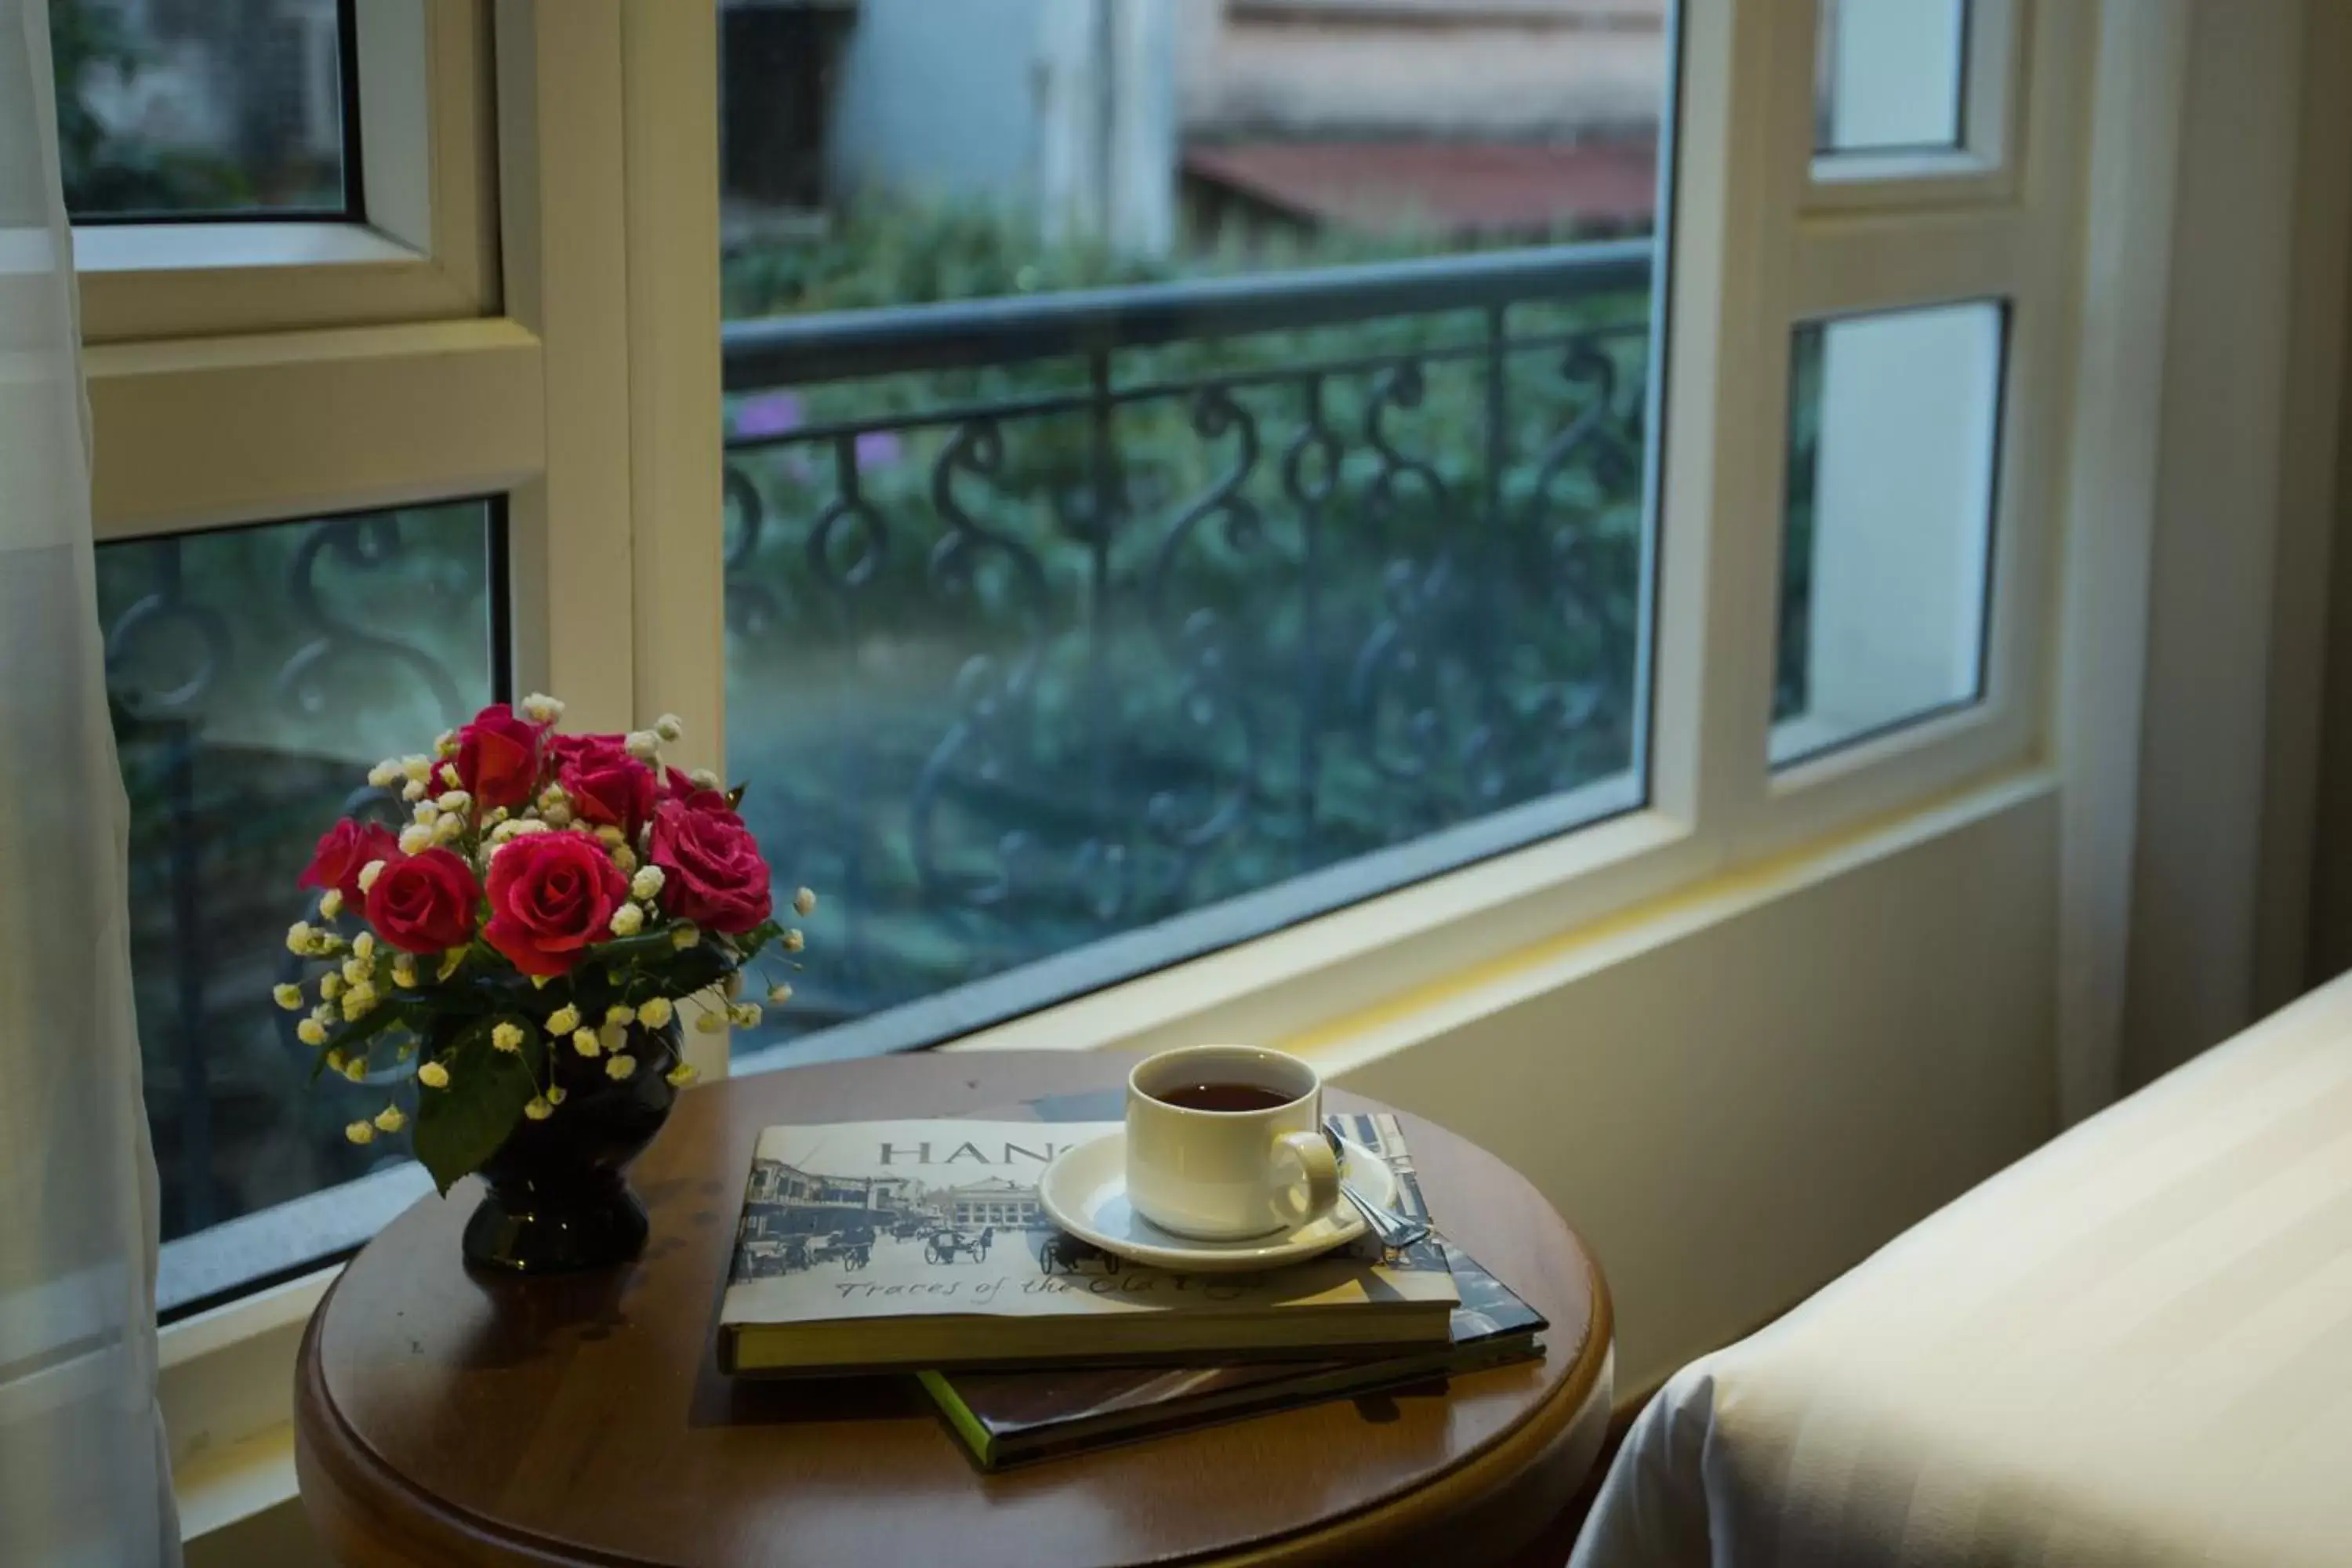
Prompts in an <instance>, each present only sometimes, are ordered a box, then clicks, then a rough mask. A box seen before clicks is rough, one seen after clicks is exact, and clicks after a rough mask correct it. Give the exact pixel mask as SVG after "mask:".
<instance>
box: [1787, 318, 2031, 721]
mask: <svg viewBox="0 0 2352 1568" xmlns="http://www.w3.org/2000/svg"><path fill="white" fill-rule="evenodd" d="M2006 319H2007V311H2006V309H2005V307H2003V306H2002V305H2001V304H2000V303H1999V302H1997V301H1976V302H1971V303H1968V304H1959V305H1942V306H1936V307H1932V308H1929V309H1924V310H1899V311H1891V312H1888V313H1886V314H1883V315H1874V316H1854V317H1848V318H1845V319H1843V320H1840V321H1822V322H1815V323H1811V324H1810V325H1807V326H1804V327H1801V328H1800V329H1799V330H1798V332H1797V337H1796V342H1795V344H1794V351H1793V352H1794V360H1793V367H1792V371H1791V384H1790V399H1789V403H1790V426H1789V493H1788V507H1787V513H1786V525H1785V531H1784V533H1783V544H1782V551H1783V553H1782V574H1781V595H1780V655H1779V659H1778V666H1777V669H1776V672H1775V674H1776V688H1775V691H1774V695H1773V720H1774V723H1773V728H1772V742H1771V752H1772V759H1773V761H1774V762H1776V763H1787V762H1791V761H1794V760H1796V759H1798V758H1800V757H1803V756H1808V755H1811V754H1812V753H1814V752H1821V751H1822V750H1824V749H1826V748H1829V747H1832V746H1837V745H1842V744H1843V743H1845V742H1850V741H1853V740H1857V739H1860V738H1862V737H1864V736H1866V735H1871V734H1874V733H1877V732H1879V731H1884V730H1885V729H1887V728H1889V727H1891V726H1893V725H1896V724H1900V723H1903V722H1905V721H1908V720H1913V719H1917V718H1920V717H1923V716H1925V715H1927V714H1930V713H1934V712H1936V711H1938V710H1943V709H1947V708H1950V707H1953V706H1955V705H1958V704H1963V703H1968V702H1972V701H1974V700H1976V699H1977V698H1978V697H1979V695H1980V694H1981V692H1982V689H1983V679H1984V637H1985V621H1986V615H1987V606H1988V605H1989V603H1990V599H1989V596H1988V595H1989V593H1990V576H1991V557H1992V500H1993V484H1994V479H1995V468H1996V457H1997V452H1996V447H1997V445H1998V440H1999V431H2000V378H2001V354H2002V343H2003V337H2004V328H2005V323H2006Z"/></svg>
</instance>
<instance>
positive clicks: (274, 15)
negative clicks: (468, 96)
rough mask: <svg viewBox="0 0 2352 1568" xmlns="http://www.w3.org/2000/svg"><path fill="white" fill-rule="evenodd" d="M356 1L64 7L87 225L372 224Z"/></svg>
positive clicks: (58, 43) (68, 84)
mask: <svg viewBox="0 0 2352 1568" xmlns="http://www.w3.org/2000/svg"><path fill="white" fill-rule="evenodd" d="M351 6H352V0H343V3H342V4H340V5H339V4H338V3H337V0H49V36H50V44H51V47H52V49H53V52H54V54H55V58H56V65H57V95H58V153H59V154H60V157H61V159H62V162H63V164H64V172H65V195H66V206H67V208H68V210H69V211H70V212H71V213H72V214H73V216H74V218H75V220H76V221H77V222H105V221H122V220H136V219H153V218H177V217H206V218H224V217H276V218H283V217H301V216H323V217H339V218H340V217H354V218H355V217H357V216H360V204H359V197H358V190H357V184H358V159H357V156H356V153H357V146H356V139H357V132H356V130H355V128H354V125H353V123H352V118H353V117H352V113H351V109H352V95H353V92H354V91H355V89H356V83H355V82H353V81H352V80H351V79H350V78H351V70H352V67H351V42H352V31H351V29H352V19H351Z"/></svg>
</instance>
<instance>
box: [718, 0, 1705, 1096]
mask: <svg viewBox="0 0 2352 1568" xmlns="http://www.w3.org/2000/svg"><path fill="white" fill-rule="evenodd" d="M1579 11H1580V8H1579V7H1577V6H1574V5H1562V6H1560V7H1559V8H1558V14H1557V15H1553V14H1551V13H1550V12H1548V11H1546V10H1545V9H1544V8H1543V7H1541V6H1534V7H1523V8H1518V9H1515V10H1514V12H1513V14H1512V15H1511V16H1508V17H1503V16H1500V14H1499V13H1496V12H1495V11H1493V10H1492V9H1491V8H1486V7H1467V8H1465V7H1459V6H1455V5H1450V4H1448V5H1440V4H1433V5H1428V6H1425V7H1420V8H1415V7H1414V6H1412V5H1384V6H1383V7H1381V9H1380V10H1379V11H1378V12H1377V13H1373V12H1368V11H1364V10H1362V9H1360V8H1358V9H1356V10H1353V11H1351V12H1350V13H1349V14H1348V15H1347V16H1344V17H1343V18H1336V19H1335V20H1334V21H1333V22H1332V23H1331V24H1329V25H1328V26H1324V25H1320V24H1318V22H1317V21H1316V20H1315V19H1314V18H1312V17H1308V16H1303V13H1300V11H1299V8H1297V7H1291V8H1287V9H1286V12H1285V17H1284V19H1280V20H1276V19H1270V17H1271V14H1270V13H1268V12H1266V11H1265V9H1264V8H1261V7H1253V6H1243V5H1233V6H1219V5H1191V4H1179V5H1039V4H1034V3H1031V0H992V3H990V4H987V5H970V6H957V7H952V8H948V7H940V6H936V5H928V4H925V3H923V0H898V3H895V4H894V3H890V0H865V3H864V4H861V5H858V6H857V7H856V8H855V10H854V11H852V10H847V9H840V10H835V9H833V8H827V7H805V6H803V7H786V8H782V9H772V8H760V7H751V6H745V7H742V8H740V9H730V10H729V11H728V12H727V13H726V32H725V35H724V37H725V38H726V43H727V48H728V51H729V54H728V59H727V63H726V68H727V72H728V76H727V90H726V97H727V115H726V121H725V123H726V127H727V131H726V134H727V149H728V150H727V156H726V164H725V169H726V177H727V180H728V214H729V216H728V224H729V236H730V242H729V249H728V257H727V262H726V266H727V268H728V273H727V287H728V295H729V301H730V307H731V308H732V309H733V310H734V311H735V312H736V314H737V315H738V316H739V317H740V316H744V315H764V316H767V317H769V318H770V319H768V320H761V321H746V320H740V319H739V320H737V321H732V322H730V325H729V327H728V335H727V353H726V358H727V376H728V391H729V399H728V414H729V442H728V446H729V451H728V459H727V462H728V471H727V479H728V495H729V501H730V519H729V542H728V557H727V560H728V572H727V584H728V590H727V591H728V605H727V610H728V629H729V640H728V659H729V669H728V679H729V685H728V728H727V733H728V743H729V752H730V756H729V763H730V776H732V777H733V778H734V779H736V780H738V781H740V782H745V783H747V784H748V785H749V793H748V795H746V797H745V800H744V807H743V809H744V812H745V814H746V816H748V817H749V818H750V819H751V824H752V826H754V827H755V828H756V829H757V830H758V831H759V833H760V834H761V837H762V840H763V841H764V842H765V843H766V844H767V845H768V846H769V847H770V849H771V852H772V859H773V862H774V864H775V867H776V871H777V876H778V879H779V883H780V885H781V886H782V887H783V888H786V889H789V888H791V887H793V885H795V884H799V883H806V884H808V885H810V886H812V887H814V888H817V889H820V890H821V891H823V892H824V894H826V895H827V901H826V904H825V907H824V910H823V911H822V912H821V913H820V914H819V916H818V917H817V922H816V926H815V929H814V930H813V931H811V942H810V945H811V949H812V952H813V954H814V957H813V961H812V962H810V963H809V964H808V967H807V969H806V972H805V973H804V974H803V976H802V977H800V986H799V994H798V996H797V997H796V998H795V999H794V1001H793V1005H792V1006H791V1007H789V1008H785V1009H780V1010H777V1011H776V1012H773V1013H772V1014H771V1015H770V1017H769V1022H768V1023H767V1025H765V1026H763V1027H762V1029H761V1031H760V1032H758V1033H757V1034H756V1035H754V1036H751V1037H743V1036H740V1035H739V1037H738V1040H737V1050H738V1053H739V1058H738V1059H739V1061H740V1059H742V1057H741V1054H742V1053H744V1052H747V1051H753V1050H757V1049H758V1048H760V1047H763V1046H771V1045H777V1046H781V1045H788V1044H790V1043H791V1042H794V1041H797V1040H799V1039H800V1038H801V1037H805V1036H810V1035H812V1034H819V1032H823V1033H821V1035H820V1037H817V1038H814V1039H812V1040H810V1041H809V1042H808V1043H807V1044H806V1045H805V1046H803V1047H797V1049H796V1050H795V1052H794V1053H793V1054H795V1055H808V1054H822V1053H832V1052H836V1051H850V1050H866V1049H877V1048H886V1047H894V1046H902V1045H913V1044H920V1043H923V1042H925V1041H928V1040H931V1039H937V1038H940V1037H944V1036H946V1035H950V1034H953V1033H956V1032H959V1031H961V1030H963V1029H967V1028H970V1027H971V1026H975V1025H977V1024H980V1023H983V1022H987V1021H990V1020H992V1019H993V1018H997V1017H1002V1016H1008V1015H1010V1014H1013V1013H1015V1012H1019V1011H1024V1010H1026V1009H1029V1008H1033V1007H1035V1006H1038V1005H1044V1004H1046V1003H1049V1002H1051V1001H1054V1000H1056V999H1058V998H1060V997H1062V996H1065V995H1068V994H1074V993H1076V992H1079V991H1084V990H1087V989H1091V988H1093V987H1096V986H1099V985H1102V984H1108V983H1110V982H1112V981H1115V980H1118V979H1121V978H1124V977H1126V976H1128V975H1130V974H1134V973H1139V972H1141V971H1144V970H1148V969H1150V968H1153V967H1156V966H1158V965H1160V964H1164V963H1171V962H1173V961H1175V960H1177V959H1181V958H1184V957H1188V956H1191V955H1192V954H1194V953H1197V952H1202V951H1205V950H1207V949H1210V948H1213V947H1215V946H1218V945H1221V944H1223V943H1226V942H1234V941H1237V940H1240V939H1243V938H1245V937H1248V936H1251V935H1255V934H1256V933H1258V932H1260V931H1265V930H1268V929H1271V928H1273V927H1276V926H1279V925H1282V924H1286V923H1288V922H1291V921H1297V920H1298V919H1301V918H1303V917H1304V916H1306V915H1307V914H1310V913H1313V912H1315V911H1317V910H1323V909H1328V908H1331V907H1334V906H1336V905H1339V904H1341V903H1345V902H1348V901H1350V900H1357V899H1361V898H1364V897H1367V896H1369V895H1370V894H1372V893H1375V892H1378V891H1381V890H1383V889H1387V888H1391V887H1394V886H1397V885H1399V884H1400V883H1402V882H1406V881H1410V880H1412V879H1417V878H1421V877H1425V876H1428V875H1431V874H1433V872H1435V871H1438V870H1441V869H1444V868H1450V867H1452V866H1454V865H1458V864H1461V863H1462V862H1464V861H1465V860H1468V859H1472V858H1477V857H1479V856H1482V855H1487V854H1493V853H1496V852H1497V851H1499V850H1502V849H1506V848H1509V847H1514V846H1516V845H1517V844H1521V843H1524V842H1526V841H1528V839H1530V838H1534V837H1541V836H1543V835H1546V834H1549V833H1556V832H1559V831H1561V830H1563V829H1565V828H1567V827H1570V826H1577V825H1579V824H1581V823H1585V822H1589V821H1591V820H1592V819H1593V818H1595V817H1596V816H1601V815H1604V814H1607V813H1609V812H1612V811H1616V810H1622V809H1624V808H1626V807H1628V806H1631V805H1635V804H1638V802H1639V801H1640V800H1641V798H1642V795H1643V760H1642V726H1643V715H1644V711H1645V709H1646V696H1645V693H1644V691H1643V686H1642V680H1643V668H1644V666H1643V651H1644V647H1645V643H1644V638H1645V636H1646V626H1647V616H1646V610H1647V604H1648V592H1647V584H1648V581H1649V570H1650V566H1649V562H1650V542H1649V530H1648V527H1647V515H1648V504H1649V497H1648V493H1647V479H1646V476H1647V471H1648V463H1649V451H1648V438H1649V430H1650V420H1649V417H1648V413H1647V410H1648V398H1649V393H1650V380H1651V377H1650V369H1651V356H1652V352H1653V347H1652V345H1653V342H1654V325H1655V323H1654V305H1653V299H1654V293H1653V289H1654V284H1655V282H1656V280H1657V275H1656V271H1655V261H1656V258H1655V257H1654V251H1653V247H1652V246H1651V245H1650V243H1649V242H1648V240H1647V238H1646V236H1647V235H1648V233H1649V231H1650V227H1651V213H1652V209H1653V206H1654V190H1655V186H1656V184H1657V180H1658V165H1659V156H1658V151H1657V149H1658V145H1659V142H1660V140H1661V137H1660V127H1659V123H1658V116H1659V110H1660V103H1661V100H1662V93H1663V89H1664V82H1665V79H1666V50H1665V44H1664V37H1665V35H1664V22H1665V20H1666V18H1665V16H1664V6H1663V5H1649V6H1646V7H1644V6H1640V5H1636V6H1633V8H1632V11H1633V16H1632V17H1631V19H1630V20H1629V23H1628V25H1627V26H1624V27H1622V28H1616V29H1612V30H1595V29H1591V28H1589V27H1580V26H1575V25H1574V24H1575V22H1576V20H1577V14H1578V13H1579ZM1155 26H1156V27H1157V29H1158V31H1156V32H1155V31H1153V30H1152V29H1153V28H1154V27H1155ZM1073 29H1075V31H1074V30H1073ZM793 62H798V63H799V64H800V65H803V66H805V67H806V68H807V71H806V75H805V77H794V76H793V75H791V70H792V68H793ZM755 89H756V90H755ZM1097 149H1107V150H1108V151H1107V152H1105V153H1102V155H1101V156H1100V157H1097ZM1603 167H1606V168H1609V169H1614V170H1616V171H1618V175H1617V176H1612V178H1608V179H1604V178H1601V177H1600V176H1599V175H1597V174H1595V173H1594V171H1595V170H1597V169H1601V168H1603ZM1601 234H1609V235H1615V236H1619V238H1617V239H1615V240H1613V241H1612V242H1609V243H1591V244H1584V243H1567V244H1546V245H1542V246H1539V247H1528V248H1518V249H1512V248H1508V246H1509V244H1510V243H1511V242H1517V241H1527V240H1542V241H1550V240H1559V239H1570V240H1573V239H1578V238H1580V237H1584V236H1588V235H1601ZM1627 236H1630V237H1627ZM1473 252H1475V253H1476V254H1472V253H1473ZM1276 274H1278V275H1276ZM1079 284H1088V285H1097V286H1100V287H1101V288H1102V289H1104V290H1105V291H1099V292H1095V293H1091V294H1088V295H1086V296H1082V297H1072V296H1067V295H1060V294H1058V292H1057V291H1059V290H1062V289H1066V288H1068V287H1070V286H1073V285H1079ZM973 297H985V298H980V299H974V298H973ZM954 301H968V302H965V303H955V302H954ZM820 312H823V313H820ZM893 1009H896V1010H897V1011H895V1012H894V1011H892V1010H893Z"/></svg>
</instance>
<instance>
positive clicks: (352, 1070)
mask: <svg viewBox="0 0 2352 1568" xmlns="http://www.w3.org/2000/svg"><path fill="white" fill-rule="evenodd" d="M343 1076H344V1077H345V1078H347V1079H351V1080H352V1082H353V1083H365V1082H366V1081H367V1058H365V1057H353V1058H351V1060H349V1061H347V1062H345V1063H344V1064H343Z"/></svg>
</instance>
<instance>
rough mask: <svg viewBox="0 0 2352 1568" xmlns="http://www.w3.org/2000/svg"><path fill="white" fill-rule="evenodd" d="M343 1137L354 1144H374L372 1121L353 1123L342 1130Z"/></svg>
mask: <svg viewBox="0 0 2352 1568" xmlns="http://www.w3.org/2000/svg"><path fill="white" fill-rule="evenodd" d="M343 1136H344V1137H346V1138H348V1139H350V1140H351V1141H352V1142H354V1143H373V1142H375V1124H374V1123H373V1122H372V1121H354V1122H352V1124H351V1125H350V1126H349V1127H346V1128H344V1129H343Z"/></svg>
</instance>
